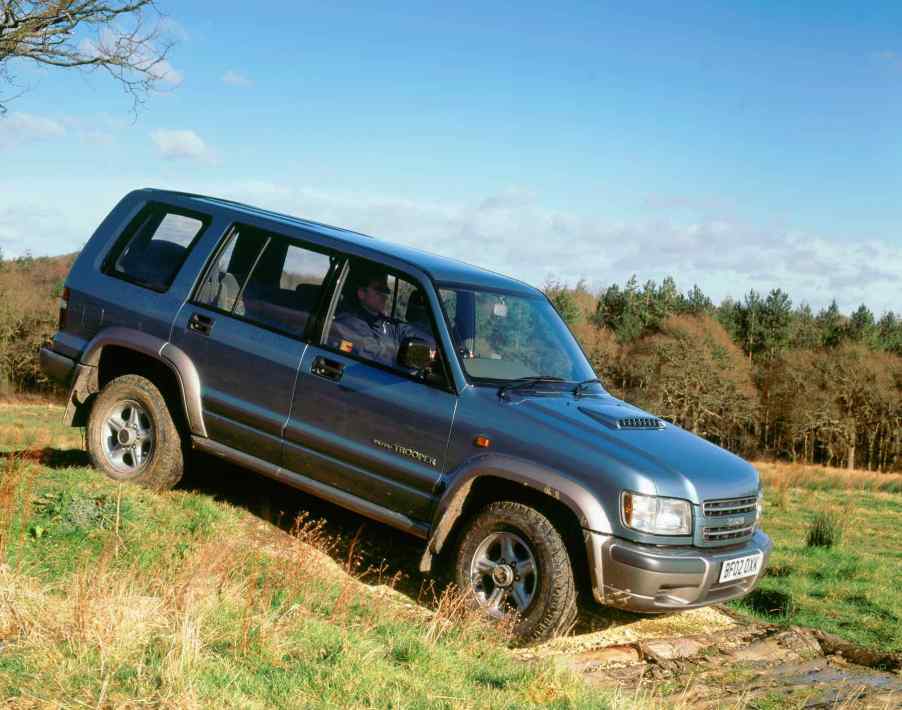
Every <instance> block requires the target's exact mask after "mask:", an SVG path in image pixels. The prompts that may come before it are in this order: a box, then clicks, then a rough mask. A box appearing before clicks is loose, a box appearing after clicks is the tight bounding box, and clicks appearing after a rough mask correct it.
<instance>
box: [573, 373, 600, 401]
mask: <svg viewBox="0 0 902 710" xmlns="http://www.w3.org/2000/svg"><path fill="white" fill-rule="evenodd" d="M596 382H597V383H598V384H600V385H601V386H602V387H604V385H603V384H602V382H601V380H599V379H598V378H597V377H593V378H592V379H591V380H583V381H582V382H580V383H579V384H578V385H576V387H575V388H574V389H573V394H574V396H576V397H582V396H583V388H584V387H588V386H589V385H594V384H595V383H596Z"/></svg>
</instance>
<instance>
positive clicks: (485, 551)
mask: <svg viewBox="0 0 902 710" xmlns="http://www.w3.org/2000/svg"><path fill="white" fill-rule="evenodd" d="M455 576H456V582H457V585H458V586H459V587H460V588H461V589H462V590H463V591H464V593H465V594H467V595H468V596H469V597H470V599H471V601H472V602H473V603H474V604H478V605H479V606H480V607H481V608H482V609H484V610H485V612H486V614H488V615H489V616H491V617H493V618H499V619H500V618H503V617H505V616H509V615H511V614H515V615H516V617H517V621H516V623H515V625H514V635H515V637H516V640H517V641H519V642H521V643H534V642H538V641H544V640H546V639H549V638H551V637H553V636H555V635H558V634H561V633H565V632H567V631H568V630H569V629H570V627H571V626H572V625H573V622H574V621H575V619H576V613H577V608H576V588H575V585H574V580H573V570H572V568H571V566H570V555H569V554H568V553H567V547H566V545H565V544H564V541H563V539H562V538H561V535H560V533H558V531H557V529H556V528H555V527H554V525H553V524H552V523H551V521H549V520H548V518H546V517H545V516H544V515H542V513H540V512H539V511H538V510H536V509H535V508H531V507H529V506H528V505H524V504H522V503H515V502H512V501H499V502H496V503H491V504H489V505H488V506H486V507H485V508H484V509H483V510H482V511H480V512H479V513H478V514H477V515H476V516H475V517H473V518H472V519H471V520H470V521H469V523H467V526H466V528H465V529H464V531H463V534H462V535H461V538H460V545H459V547H458V551H457V560H456V564H455Z"/></svg>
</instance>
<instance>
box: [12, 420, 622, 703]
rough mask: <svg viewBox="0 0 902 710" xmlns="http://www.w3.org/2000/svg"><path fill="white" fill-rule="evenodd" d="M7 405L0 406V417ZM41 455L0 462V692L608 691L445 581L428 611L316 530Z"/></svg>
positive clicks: (47, 698) (125, 699) (305, 695)
mask: <svg viewBox="0 0 902 710" xmlns="http://www.w3.org/2000/svg"><path fill="white" fill-rule="evenodd" d="M59 413H60V410H59V409H58V408H57V409H56V410H55V411H54V412H53V415H54V416H58V415H59ZM52 418H53V417H45V415H44V413H43V412H40V411H34V410H32V409H31V408H27V409H26V411H25V412H23V413H22V420H24V421H29V422H32V421H34V420H37V421H41V422H50V421H51V420H52ZM16 421H20V420H18V419H16V418H15V416H14V414H12V413H11V412H10V410H9V408H7V409H6V410H4V411H0V428H2V427H4V426H6V427H13V425H14V424H15V422H16ZM51 431H52V430H51ZM67 434H68V432H67ZM41 436H42V437H44V438H46V437H47V435H46V434H41ZM47 446H53V447H56V446H58V443H57V442H56V441H55V440H53V441H50V442H49V443H48V444H47ZM41 461H42V459H40V458H38V457H35V456H28V457H18V456H9V455H6V456H5V457H4V459H3V460H2V461H0V556H2V559H0V600H2V604H0V643H2V646H0V648H2V650H0V698H3V699H4V700H5V701H6V702H9V703H12V704H23V705H32V704H34V705H42V706H43V705H66V706H74V705H82V704H84V705H89V706H92V707H96V706H117V705H122V704H129V703H132V704H141V705H151V706H157V707H158V706H162V707H179V708H181V707H192V706H205V707H206V706H210V707H249V708H253V707H260V708H264V707H267V708H268V707H292V708H293V707H405V708H406V707H411V708H417V707H423V708H427V707H428V708H433V707H436V708H441V707H449V708H450V707H455V708H456V707H498V708H521V707H530V706H539V705H541V706H543V707H545V706H547V707H560V708H565V707H607V706H608V702H607V700H606V696H604V695H603V694H600V693H599V692H598V691H597V690H591V689H589V688H588V687H587V686H586V685H585V684H584V683H583V682H582V681H581V680H580V679H579V678H577V677H576V676H574V675H572V674H570V673H569V672H565V671H562V670H559V669H556V668H554V667H553V666H552V665H551V664H550V662H535V663H529V664H528V663H524V662H523V661H522V660H519V659H516V658H514V657H513V655H512V654H511V653H510V652H509V651H508V649H507V648H506V646H505V644H504V635H503V633H499V631H498V630H497V629H496V628H493V627H490V626H488V625H487V624H486V623H485V622H483V621H481V620H480V619H478V618H476V617H474V616H473V615H471V614H469V613H468V612H465V610H464V609H463V608H462V607H461V605H460V603H459V600H456V599H455V598H454V597H451V596H447V597H445V598H443V599H442V600H441V601H440V603H439V604H438V607H437V609H436V610H435V611H434V612H433V613H431V614H430V613H428V612H426V611H425V610H423V609H422V608H419V607H415V606H413V605H411V604H406V603H402V602H403V601H405V600H406V598H400V597H399V598H398V599H395V598H392V597H385V596H382V595H380V596H375V595H373V593H372V592H371V591H370V590H369V589H367V588H366V587H364V586H363V585H361V584H360V583H358V582H357V581H356V580H355V579H353V578H352V577H350V576H348V575H347V574H345V573H344V572H343V571H342V570H341V569H340V568H339V567H338V565H336V563H334V562H333V561H332V560H331V558H329V557H328V556H327V555H325V554H323V553H322V552H320V551H318V550H317V546H318V545H319V544H320V541H319V540H317V539H316V533H315V531H313V532H310V531H309V530H307V531H302V533H301V534H300V535H299V537H297V538H288V537H287V536H285V535H284V534H282V533H279V532H275V531H272V530H271V529H268V528H266V526H265V525H263V524H262V523H260V522H259V521H256V519H254V518H253V516H251V515H250V514H249V513H247V512H246V511H243V510H241V509H236V508H232V507H230V506H228V505H226V504H223V503H220V502H217V501H215V500H213V499H212V498H210V497H208V496H205V495H202V494H198V493H189V492H185V491H173V492H169V493H164V494H154V493H150V492H147V491H144V490H141V489H138V488H136V487H133V486H128V485H121V486H120V485H117V484H116V483H114V482H112V481H110V480H108V479H106V478H104V477H103V476H101V475H99V474H98V473H96V472H94V471H92V470H90V469H87V468H81V467H73V468H59V467H58V466H56V467H54V468H50V467H48V466H46V465H44V464H43V463H41ZM250 480H252V479H250Z"/></svg>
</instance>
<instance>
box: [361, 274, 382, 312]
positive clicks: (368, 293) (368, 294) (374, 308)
mask: <svg viewBox="0 0 902 710" xmlns="http://www.w3.org/2000/svg"><path fill="white" fill-rule="evenodd" d="M388 295H389V291H388V289H387V287H386V285H385V283H384V282H379V281H373V282H371V283H370V284H369V285H368V286H367V287H366V288H359V289H357V298H359V299H360V303H361V304H362V305H363V306H364V307H365V308H366V309H367V310H369V311H371V312H372V313H379V314H381V315H385V304H386V302H387V301H388Z"/></svg>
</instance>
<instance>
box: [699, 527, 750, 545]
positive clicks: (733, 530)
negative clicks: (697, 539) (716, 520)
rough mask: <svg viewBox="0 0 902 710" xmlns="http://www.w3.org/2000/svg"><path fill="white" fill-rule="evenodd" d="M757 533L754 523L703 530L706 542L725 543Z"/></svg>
mask: <svg viewBox="0 0 902 710" xmlns="http://www.w3.org/2000/svg"><path fill="white" fill-rule="evenodd" d="M753 532H755V525H754V523H752V524H751V525H748V524H747V523H738V524H737V525H720V526H716V527H710V528H703V529H702V534H703V535H704V538H705V542H725V541H728V540H739V539H740V538H744V537H749V536H750V535H751V534H752V533H753Z"/></svg>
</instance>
